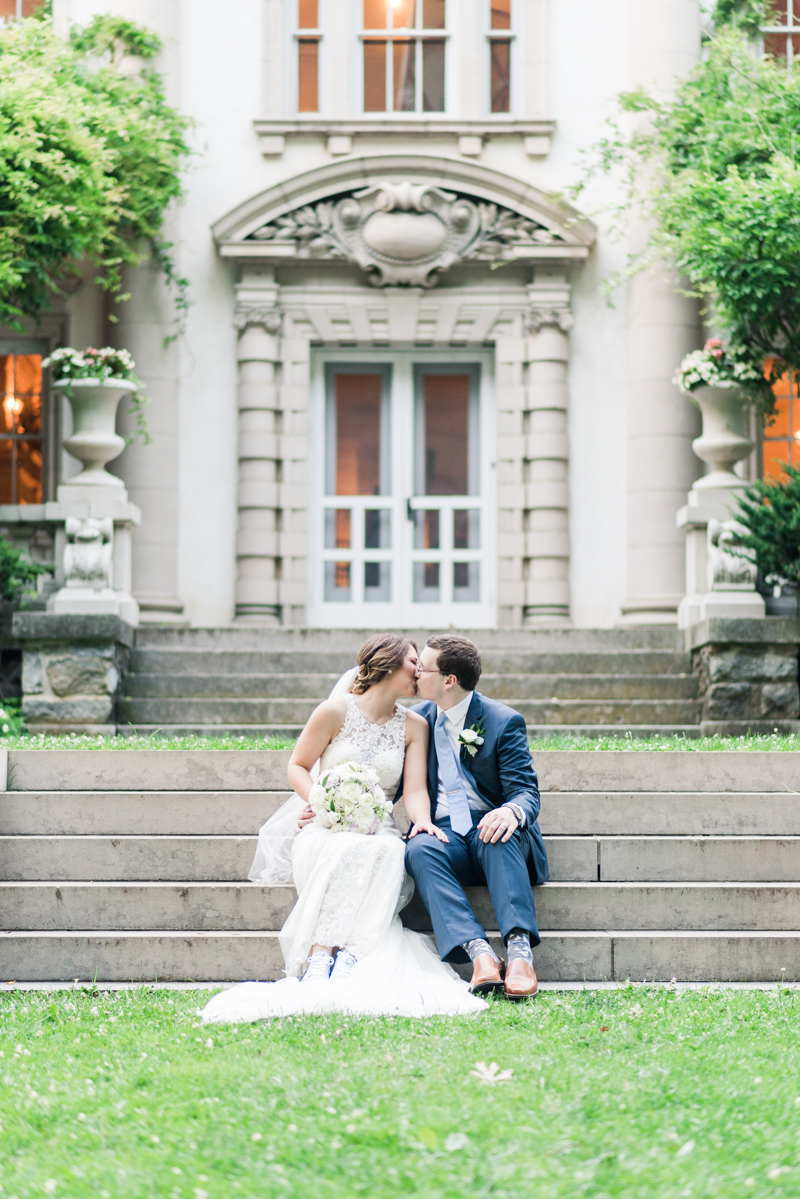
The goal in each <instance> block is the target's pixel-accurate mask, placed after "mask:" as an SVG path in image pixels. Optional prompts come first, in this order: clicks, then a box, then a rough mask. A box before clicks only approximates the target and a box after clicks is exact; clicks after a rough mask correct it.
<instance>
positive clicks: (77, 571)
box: [64, 516, 114, 591]
mask: <svg viewBox="0 0 800 1199" xmlns="http://www.w3.org/2000/svg"><path fill="white" fill-rule="evenodd" d="M66 535H67V545H66V548H65V549H64V577H65V582H66V586H67V587H94V588H95V589H96V590H98V591H99V590H101V589H102V588H104V587H111V585H112V558H113V550H114V547H113V540H114V522H113V521H112V520H111V519H110V518H109V517H106V519H105V520H97V519H96V518H92V517H88V518H87V519H85V520H81V519H79V518H78V517H74V516H70V517H67V521H66Z"/></svg>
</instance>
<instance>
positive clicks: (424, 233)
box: [246, 180, 565, 287]
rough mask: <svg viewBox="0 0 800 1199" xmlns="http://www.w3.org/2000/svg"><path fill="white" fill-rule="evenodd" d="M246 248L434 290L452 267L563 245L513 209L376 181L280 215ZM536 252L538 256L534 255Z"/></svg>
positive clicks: (380, 283)
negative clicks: (355, 268) (348, 266)
mask: <svg viewBox="0 0 800 1199" xmlns="http://www.w3.org/2000/svg"><path fill="white" fill-rule="evenodd" d="M246 240H247V241H249V242H261V243H270V248H271V250H272V251H273V254H271V257H280V250H281V247H285V250H286V257H287V258H292V259H298V258H306V259H317V260H319V259H339V260H344V261H348V262H355V263H358V265H359V266H360V267H362V269H363V270H365V271H367V272H368V274H369V278H370V282H372V283H374V284H375V286H377V287H385V286H387V285H391V284H415V285H417V286H420V285H421V286H423V287H433V286H434V285H435V283H436V281H437V279H438V276H439V275H440V274H441V273H442V271H446V270H447V269H448V267H450V266H452V265H453V263H455V262H459V261H464V260H469V259H477V260H479V261H482V262H489V263H501V262H504V261H511V260H513V259H515V258H529V257H531V258H532V257H537V256H539V253H540V252H541V250H542V249H543V248H544V247H547V246H550V247H557V246H558V245H559V244H561V245H564V244H565V243H564V239H563V238H562V237H561V236H560V235H559V234H557V233H554V232H553V231H552V230H550V229H548V228H547V227H546V226H545V225H543V224H539V223H538V222H537V221H535V220H532V219H530V218H529V217H525V216H521V215H520V214H519V213H516V212H513V211H511V209H508V208H503V207H502V206H500V205H498V204H493V203H488V202H486V201H483V200H476V199H471V198H470V197H469V196H466V195H463V194H459V193H457V192H450V191H444V190H442V189H441V188H439V187H436V186H433V185H431V184H428V183H414V182H411V181H409V180H402V181H394V182H392V181H386V182H380V183H375V184H373V185H371V186H370V187H366V188H363V189H361V190H358V191H349V192H347V193H344V194H340V195H338V196H335V197H334V198H332V199H325V200H319V201H318V202H317V203H315V204H308V205H304V206H303V207H301V208H296V209H294V210H293V211H290V212H287V213H284V214H283V215H281V216H279V217H277V218H276V219H275V220H272V221H269V222H267V223H266V224H264V225H261V226H260V227H259V228H257V229H255V230H254V231H253V232H252V233H251V234H250V235H249V237H248V238H247V239H246ZM537 251H538V252H539V253H537Z"/></svg>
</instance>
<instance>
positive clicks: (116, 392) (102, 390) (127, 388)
mask: <svg viewBox="0 0 800 1199" xmlns="http://www.w3.org/2000/svg"><path fill="white" fill-rule="evenodd" d="M53 387H54V388H55V389H56V390H58V391H63V393H64V395H65V396H66V397H67V399H68V400H69V402H70V405H71V407H72V421H73V429H72V434H71V436H69V437H67V438H65V440H64V449H65V450H67V451H68V453H70V454H72V456H73V457H74V458H77V459H78V461H79V462H80V463H81V464H82V465H83V470H82V471H81V472H80V474H78V475H75V476H74V477H73V478H71V479H70V480H69V484H70V486H71V487H120V488H122V487H123V483H122V480H121V479H118V478H117V477H116V476H115V475H110V474H109V473H108V471H107V470H106V469H105V466H106V463H107V462H111V461H112V459H114V458H118V457H119V455H120V454H121V453H122V451H123V450H124V449H125V439H124V438H123V437H120V436H119V434H118V433H117V432H116V421H117V407H118V405H119V402H120V400H121V399H122V397H123V396H124V395H129V394H130V393H131V392H134V391H136V390H137V385H136V384H135V383H131V382H130V380H128V379H69V380H66V379H61V380H60V381H59V382H57V383H54V384H53Z"/></svg>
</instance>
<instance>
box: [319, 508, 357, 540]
mask: <svg viewBox="0 0 800 1199" xmlns="http://www.w3.org/2000/svg"><path fill="white" fill-rule="evenodd" d="M350 540H351V533H350V509H349V508H326V509H325V549H326V550H349V549H350Z"/></svg>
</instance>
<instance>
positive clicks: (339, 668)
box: [128, 630, 692, 690]
mask: <svg viewBox="0 0 800 1199" xmlns="http://www.w3.org/2000/svg"><path fill="white" fill-rule="evenodd" d="M187 631H188V632H193V631H194V630H187ZM140 635H141V630H140V633H139V635H137V645H138V644H139V640H138V638H139V636H140ZM521 645H524V643H521V644H520V645H517V646H513V645H512V646H510V647H509V648H507V649H502V650H499V649H498V650H494V649H486V650H485V651H482V655H481V656H482V660H483V669H484V671H485V672H486V674H487V675H492V674H502V675H506V674H512V675H518V674H535V675H562V674H575V675H589V674H601V675H608V674H612V675H621V674H632V675H672V674H678V675H687V674H689V675H690V674H691V673H692V663H691V656H690V655H689V654H687V653H684V652H683V651H680V652H678V651H676V650H613V651H607V652H590V651H586V652H579V651H572V652H562V653H558V652H541V653H537V652H534V651H532V650H528V649H526V648H521ZM357 650H358V646H357V645H356V647H355V649H354V650H344V651H342V650H333V651H331V650H324V649H313V648H305V649H303V648H297V649H294V650H289V651H281V650H280V649H276V650H274V651H272V650H259V649H256V648H254V649H247V648H242V649H209V648H202V647H201V648H160V647H159V648H149V647H148V648H137V649H135V650H134V651H133V653H132V655H131V661H130V665H129V667H128V670H129V674H130V675H134V674H168V675H172V674H219V675H225V674H272V673H275V674H317V675H319V674H325V675H327V674H331V675H333V676H334V680H335V679H337V678H339V676H340V675H342V674H344V672H345V671H346V670H350V668H351V667H352V666H355V655H356V652H357ZM329 690H330V688H329Z"/></svg>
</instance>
